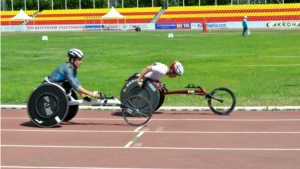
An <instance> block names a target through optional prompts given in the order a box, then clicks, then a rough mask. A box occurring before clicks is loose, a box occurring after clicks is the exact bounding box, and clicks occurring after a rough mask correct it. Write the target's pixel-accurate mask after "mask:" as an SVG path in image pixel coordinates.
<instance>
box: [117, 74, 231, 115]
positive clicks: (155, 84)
mask: <svg viewBox="0 0 300 169" xmlns="http://www.w3.org/2000/svg"><path fill="white" fill-rule="evenodd" d="M138 76H139V74H138V73H135V74H133V75H132V76H130V77H129V78H128V79H127V80H126V81H127V82H126V83H125V84H124V86H123V87H122V90H121V93H120V100H121V102H123V101H126V99H128V98H129V97H131V96H133V95H139V96H143V97H145V98H146V99H148V100H149V101H150V103H151V105H152V108H153V109H154V111H155V110H158V109H159V108H160V107H161V106H162V104H163V103H164V100H165V95H169V94H184V95H198V96H204V99H205V100H206V101H207V103H208V107H209V108H210V110H211V111H212V112H214V113H215V114H218V115H228V114H229V113H231V112H232V111H233V110H234V108H235V105H236V97H235V95H234V93H233V92H232V91H231V90H230V89H228V88H226V87H218V88H216V89H214V90H213V91H211V92H210V93H208V92H206V91H205V89H204V88H203V87H201V86H196V85H193V84H188V85H187V86H186V87H185V88H188V90H175V91H168V89H167V88H166V85H165V84H163V83H162V82H160V81H153V80H151V79H148V78H143V79H142V81H143V86H142V87H141V88H140V87H139V86H138V84H137V79H138Z"/></svg>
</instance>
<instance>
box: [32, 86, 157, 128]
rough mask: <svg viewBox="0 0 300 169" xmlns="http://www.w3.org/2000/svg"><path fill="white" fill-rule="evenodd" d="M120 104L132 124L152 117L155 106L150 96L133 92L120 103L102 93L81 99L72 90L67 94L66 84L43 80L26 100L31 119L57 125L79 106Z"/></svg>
mask: <svg viewBox="0 0 300 169" xmlns="http://www.w3.org/2000/svg"><path fill="white" fill-rule="evenodd" d="M82 104H84V105H86V104H88V105H93V106H102V107H104V106H114V105H115V106H120V108H121V110H122V115H123V118H124V120H125V121H126V122H127V123H128V124H130V125H133V126H141V125H145V124H146V123H148V122H149V120H150V119H151V117H152V113H153V108H152V105H151V103H150V102H149V100H148V99H146V98H145V97H143V96H141V95H134V96H131V97H129V98H128V99H126V100H125V101H124V102H123V103H121V102H120V101H119V100H118V99H117V98H115V97H114V96H106V95H105V94H102V95H101V98H98V99H96V100H91V101H86V100H78V98H77V95H76V93H75V92H74V91H73V90H71V93H70V94H66V91H65V90H64V88H63V87H61V86H60V85H58V84H55V83H43V84H41V85H39V86H38V87H37V88H35V89H34V91H33V92H32V93H31V95H30V97H29V99H28V102H27V113H28V116H29V118H30V120H31V121H32V122H33V123H34V124H36V125H37V126H40V127H54V126H57V125H59V124H60V123H61V122H68V121H70V120H71V119H73V118H74V117H75V116H76V114H77V112H78V110H79V105H82Z"/></svg>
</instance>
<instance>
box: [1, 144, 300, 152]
mask: <svg viewBox="0 0 300 169" xmlns="http://www.w3.org/2000/svg"><path fill="white" fill-rule="evenodd" d="M1 147H16V148H64V149H150V150H192V151H195V150H198V151H202V150H210V151H300V147H295V148H199V147H118V146H111V147H109V146H49V145H48V146H46V145H6V144H5V145H1Z"/></svg>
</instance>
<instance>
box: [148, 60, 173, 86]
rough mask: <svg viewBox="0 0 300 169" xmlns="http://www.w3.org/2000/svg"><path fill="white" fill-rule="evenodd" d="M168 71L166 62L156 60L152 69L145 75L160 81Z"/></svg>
mask: <svg viewBox="0 0 300 169" xmlns="http://www.w3.org/2000/svg"><path fill="white" fill-rule="evenodd" d="M167 72H168V66H166V65H165V64H162V63H159V62H156V63H155V64H154V65H153V66H152V71H151V72H148V73H147V74H146V75H145V76H146V77H148V78H150V79H152V80H154V81H159V79H161V78H162V77H163V76H164V75H166V74H167Z"/></svg>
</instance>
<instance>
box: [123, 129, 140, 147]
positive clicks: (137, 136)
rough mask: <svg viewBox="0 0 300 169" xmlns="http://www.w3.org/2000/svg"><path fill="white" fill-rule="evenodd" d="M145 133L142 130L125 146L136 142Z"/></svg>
mask: <svg viewBox="0 0 300 169" xmlns="http://www.w3.org/2000/svg"><path fill="white" fill-rule="evenodd" d="M143 134H144V132H140V133H139V134H138V135H136V136H135V137H134V138H133V139H131V140H130V141H129V142H128V143H127V144H126V145H125V146H124V147H125V148H128V147H130V145H131V144H132V143H134V142H135V141H136V140H137V139H138V138H139V137H141V136H142V135H143Z"/></svg>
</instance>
